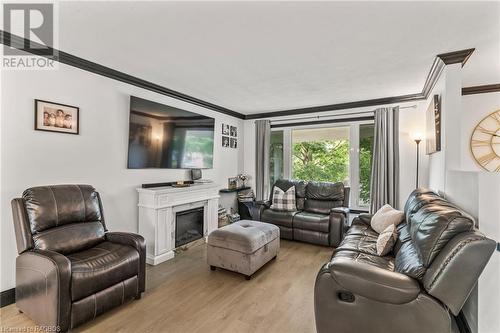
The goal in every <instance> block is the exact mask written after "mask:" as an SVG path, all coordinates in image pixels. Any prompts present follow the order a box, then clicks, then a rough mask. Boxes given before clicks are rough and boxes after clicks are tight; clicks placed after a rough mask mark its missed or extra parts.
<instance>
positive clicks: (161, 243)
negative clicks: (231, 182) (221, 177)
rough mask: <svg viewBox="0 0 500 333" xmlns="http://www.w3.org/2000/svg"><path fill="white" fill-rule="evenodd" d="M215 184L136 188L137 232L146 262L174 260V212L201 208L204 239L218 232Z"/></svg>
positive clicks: (217, 191)
mask: <svg viewBox="0 0 500 333" xmlns="http://www.w3.org/2000/svg"><path fill="white" fill-rule="evenodd" d="M219 188H220V186H219V185H217V184H213V183H210V184H193V185H191V186H189V187H181V188H174V187H170V186H169V187H155V188H138V189H137V192H138V193H139V203H138V206H139V233H140V234H141V235H142V236H143V237H144V238H145V239H146V253H147V255H146V262H147V263H148V264H150V265H157V264H159V263H162V262H164V261H166V260H169V259H171V258H173V257H174V251H173V250H174V248H175V218H176V213H177V212H180V211H184V210H188V209H192V208H198V207H203V208H204V231H203V232H204V236H205V237H206V236H208V234H209V233H210V232H212V231H213V230H215V229H217V226H218V221H217V210H218V206H219Z"/></svg>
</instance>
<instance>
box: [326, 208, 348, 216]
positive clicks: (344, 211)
mask: <svg viewBox="0 0 500 333" xmlns="http://www.w3.org/2000/svg"><path fill="white" fill-rule="evenodd" d="M350 211H351V210H350V209H349V208H347V207H335V208H332V209H331V210H330V214H331V213H340V214H344V216H345V217H347V215H349V212H350Z"/></svg>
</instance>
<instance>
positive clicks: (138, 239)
mask: <svg viewBox="0 0 500 333" xmlns="http://www.w3.org/2000/svg"><path fill="white" fill-rule="evenodd" d="M106 239H107V240H108V241H110V242H112V243H118V244H122V245H128V246H131V247H133V248H134V249H136V250H137V252H139V276H138V277H137V278H138V280H139V293H142V292H144V291H145V290H146V241H145V240H144V237H142V236H141V235H138V234H133V233H130V232H107V233H106Z"/></svg>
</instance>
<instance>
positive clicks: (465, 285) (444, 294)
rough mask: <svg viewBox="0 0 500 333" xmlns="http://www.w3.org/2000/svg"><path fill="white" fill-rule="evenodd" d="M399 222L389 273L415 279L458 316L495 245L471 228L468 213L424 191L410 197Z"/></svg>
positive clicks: (416, 191)
mask: <svg viewBox="0 0 500 333" xmlns="http://www.w3.org/2000/svg"><path fill="white" fill-rule="evenodd" d="M405 218H406V222H405V223H403V224H402V225H401V226H400V227H399V228H398V230H399V240H398V242H397V244H396V248H395V253H396V259H395V270H396V271H397V272H400V273H403V274H406V275H409V276H412V277H414V278H417V279H419V280H420V281H421V283H422V285H423V286H424V288H425V290H426V291H427V292H428V293H429V294H431V295H432V296H434V297H436V298H438V299H440V300H441V301H442V302H443V303H445V304H446V305H447V306H448V308H450V310H451V311H452V312H453V313H454V314H455V315H456V314H458V312H459V311H460V309H461V308H462V306H463V304H464V302H465V301H466V299H467V297H468V295H469V293H470V291H471V290H472V288H473V287H474V285H475V283H476V282H477V278H478V277H479V275H480V274H481V272H482V271H483V269H484V267H485V265H486V263H487V262H488V260H489V258H490V256H491V254H492V253H493V251H494V249H495V246H496V243H495V242H494V241H493V240H491V239H488V238H486V237H485V236H484V235H483V234H481V233H480V232H479V231H478V230H477V229H475V228H474V220H473V219H472V218H471V217H470V216H469V214H467V213H466V212H464V211H463V210H461V209H460V208H458V207H457V206H455V205H453V204H452V203H450V202H449V201H447V200H446V199H444V198H442V197H440V196H439V195H438V194H436V193H434V192H432V191H430V190H427V189H417V190H415V191H414V192H413V193H412V194H411V195H410V197H409V198H408V200H407V202H406V204H405Z"/></svg>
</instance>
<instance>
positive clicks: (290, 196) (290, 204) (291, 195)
mask: <svg viewBox="0 0 500 333" xmlns="http://www.w3.org/2000/svg"><path fill="white" fill-rule="evenodd" d="M271 209H274V210H279V211H283V212H294V211H296V210H297V205H296V204H295V186H292V187H290V188H289V189H288V190H286V192H284V191H283V190H282V189H280V188H279V187H278V186H275V187H274V188H273V202H272V205H271Z"/></svg>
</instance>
